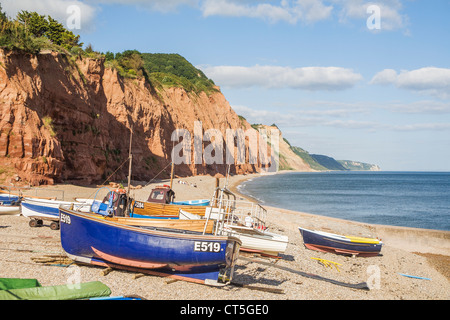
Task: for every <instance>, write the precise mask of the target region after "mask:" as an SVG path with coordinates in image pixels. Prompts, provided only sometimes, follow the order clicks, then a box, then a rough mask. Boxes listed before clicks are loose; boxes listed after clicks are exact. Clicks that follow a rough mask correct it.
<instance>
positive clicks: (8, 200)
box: [0, 193, 20, 206]
mask: <svg viewBox="0 0 450 320" xmlns="http://www.w3.org/2000/svg"><path fill="white" fill-rule="evenodd" d="M19 199H20V198H19V196H16V195H12V194H7V193H2V194H0V206H11V205H15V204H16V203H17V202H19Z"/></svg>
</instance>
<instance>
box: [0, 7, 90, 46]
mask: <svg viewBox="0 0 450 320" xmlns="http://www.w3.org/2000/svg"><path fill="white" fill-rule="evenodd" d="M82 45H83V44H82V43H80V36H77V35H75V34H73V32H72V31H69V30H67V29H66V28H64V26H63V25H62V24H61V23H59V22H58V21H56V20H55V19H53V18H52V17H50V16H47V17H46V16H43V15H40V14H38V13H36V12H28V11H21V12H19V13H18V14H17V17H16V19H15V20H12V19H9V18H8V17H7V16H6V14H5V13H4V12H3V11H2V8H1V5H0V47H3V48H7V49H10V50H14V49H16V50H17V49H18V50H23V51H26V52H29V53H38V52H39V51H40V50H42V49H52V50H57V51H59V50H64V49H65V50H71V49H73V48H74V47H77V48H81V47H82Z"/></svg>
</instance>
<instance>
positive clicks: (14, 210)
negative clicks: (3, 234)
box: [0, 206, 20, 216]
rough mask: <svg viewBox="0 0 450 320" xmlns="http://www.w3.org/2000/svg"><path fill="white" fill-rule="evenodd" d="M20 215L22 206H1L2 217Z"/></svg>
mask: <svg viewBox="0 0 450 320" xmlns="http://www.w3.org/2000/svg"><path fill="white" fill-rule="evenodd" d="M19 213H20V206H0V216H6V215H16V214H19Z"/></svg>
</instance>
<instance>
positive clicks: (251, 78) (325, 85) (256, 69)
mask: <svg viewBox="0 0 450 320" xmlns="http://www.w3.org/2000/svg"><path fill="white" fill-rule="evenodd" d="M199 68H201V69H202V70H203V71H204V72H205V74H206V75H207V76H208V77H209V78H211V79H213V80H214V82H215V83H217V84H218V85H219V86H225V87H237V88H242V87H253V86H257V87H265V88H293V89H304V90H312V91H315V90H343V89H348V88H351V87H353V86H354V85H355V84H356V83H357V82H358V81H360V80H361V79H362V76H361V75H360V74H358V73H355V72H353V70H351V69H345V68H340V67H304V68H290V67H281V66H259V65H256V66H253V67H241V66H216V67H199Z"/></svg>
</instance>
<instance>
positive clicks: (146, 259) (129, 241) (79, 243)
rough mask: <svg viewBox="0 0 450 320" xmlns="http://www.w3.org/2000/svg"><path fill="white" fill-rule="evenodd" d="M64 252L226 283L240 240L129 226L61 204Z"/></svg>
mask: <svg viewBox="0 0 450 320" xmlns="http://www.w3.org/2000/svg"><path fill="white" fill-rule="evenodd" d="M59 211H60V230H61V231H60V232H61V244H62V247H63V249H64V251H65V252H66V253H67V254H68V256H69V257H70V258H71V259H73V260H75V261H79V262H83V263H88V264H92V265H98V266H109V267H113V268H118V269H124V270H130V271H136V272H142V273H150V274H155V275H161V276H170V277H175V278H181V279H186V280H188V281H194V282H200V283H206V284H217V285H219V284H223V283H228V282H229V281H231V278H232V276H233V272H234V266H235V262H236V260H237V257H238V254H239V247H240V245H241V241H240V240H239V239H237V238H234V237H229V236H218V235H215V234H212V233H211V234H208V233H204V232H195V231H188V230H178V229H168V228H158V227H144V226H134V225H129V224H125V223H121V222H120V220H116V221H114V220H111V219H108V218H105V217H104V216H102V215H98V214H93V213H83V212H77V211H74V210H71V209H69V208H68V207H66V206H61V207H60V208H59Z"/></svg>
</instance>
